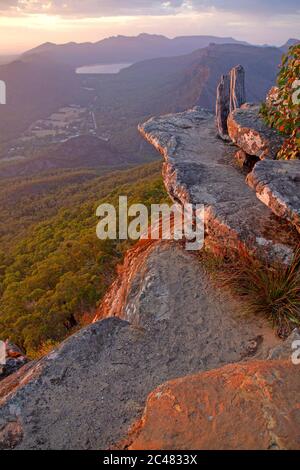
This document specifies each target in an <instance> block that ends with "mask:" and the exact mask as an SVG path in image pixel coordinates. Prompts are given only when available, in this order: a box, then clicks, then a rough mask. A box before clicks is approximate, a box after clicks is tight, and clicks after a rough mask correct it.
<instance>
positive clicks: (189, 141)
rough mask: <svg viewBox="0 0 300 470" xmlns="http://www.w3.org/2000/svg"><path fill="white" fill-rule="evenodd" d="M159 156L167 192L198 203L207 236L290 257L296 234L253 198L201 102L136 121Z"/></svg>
mask: <svg viewBox="0 0 300 470" xmlns="http://www.w3.org/2000/svg"><path fill="white" fill-rule="evenodd" d="M139 129H140V132H141V133H142V135H143V136H144V137H145V138H146V139H147V140H148V141H149V142H150V143H151V144H153V145H154V147H155V148H156V149H157V150H158V151H160V152H161V153H162V155H163V157H164V161H165V163H164V169H163V176H164V181H165V184H166V187H167V190H168V192H169V194H170V196H171V197H172V198H173V199H174V200H176V201H179V202H180V203H181V204H184V203H185V202H188V203H192V204H204V206H205V226H206V230H207V234H208V236H209V238H211V239H212V240H213V241H214V242H215V243H216V244H219V245H221V246H233V247H237V246H238V245H239V243H241V242H242V243H243V244H245V245H246V246H247V247H248V248H250V249H251V250H252V249H254V250H255V251H257V252H258V253H259V254H260V255H261V256H265V257H267V258H268V257H274V256H275V257H277V258H280V259H281V260H283V261H287V260H289V259H290V257H291V255H292V252H293V247H294V246H295V245H296V244H297V242H298V235H297V233H296V231H295V233H293V230H292V229H289V228H288V224H287V223H285V222H284V221H281V220H280V219H279V218H277V217H276V216H275V215H274V214H272V212H271V211H270V210H269V209H268V208H267V207H266V206H265V205H264V204H263V203H262V202H261V201H259V200H258V199H257V198H256V196H255V193H254V192H253V191H251V189H250V188H248V187H247V185H246V184H245V179H244V176H243V175H242V173H241V172H240V171H239V170H238V169H237V168H236V167H235V166H234V164H233V161H234V154H235V152H236V149H235V147H234V146H232V145H229V144H227V143H225V142H223V141H222V140H221V139H219V138H218V137H217V136H216V129H215V122H214V116H213V114H211V113H210V112H209V111H206V110H203V109H201V108H194V109H192V110H189V111H186V112H183V113H179V114H171V115H166V116H161V117H155V118H152V119H150V120H149V121H147V122H146V123H145V124H142V125H140V127H139Z"/></svg>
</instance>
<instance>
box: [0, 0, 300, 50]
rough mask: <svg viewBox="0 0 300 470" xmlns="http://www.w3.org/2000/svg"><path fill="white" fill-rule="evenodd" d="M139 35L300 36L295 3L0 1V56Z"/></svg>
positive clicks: (256, 40) (299, 8)
mask: <svg viewBox="0 0 300 470" xmlns="http://www.w3.org/2000/svg"><path fill="white" fill-rule="evenodd" d="M140 33H153V34H154V33H156V34H164V35H166V36H168V37H175V36H182V35H196V34H209V35H215V36H231V37H235V38H236V39H240V40H245V41H249V42H251V43H253V44H274V45H282V44H283V43H285V42H286V41H287V39H288V38H299V37H300V0H226V1H225V0H128V1H127V0H48V1H47V0H46V1H40V0H0V54H15V53H20V52H23V51H25V50H28V49H30V48H32V47H35V46H37V45H39V44H41V43H43V42H47V41H51V42H55V43H65V42H69V41H76V42H85V41H92V42H94V41H98V40H100V39H103V38H104V37H108V36H116V35H119V34H121V35H128V36H134V35H137V34H140Z"/></svg>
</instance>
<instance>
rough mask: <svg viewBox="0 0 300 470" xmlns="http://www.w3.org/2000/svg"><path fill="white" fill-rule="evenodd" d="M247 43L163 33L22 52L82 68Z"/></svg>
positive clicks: (230, 39) (41, 46)
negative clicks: (162, 34) (175, 36)
mask: <svg viewBox="0 0 300 470" xmlns="http://www.w3.org/2000/svg"><path fill="white" fill-rule="evenodd" d="M211 43H215V44H247V43H245V42H243V41H237V40H236V39H233V38H219V37H215V36H181V37H177V38H174V39H169V38H167V37H165V36H161V35H155V34H154V35H153V34H140V35H139V36H135V37H134V36H133V37H128V36H115V37H110V38H107V39H103V40H101V41H99V42H96V43H81V44H80V43H76V42H70V43H68V44H54V43H49V42H47V43H45V44H42V45H40V46H38V47H36V48H34V49H31V50H29V51H27V52H26V53H25V54H23V58H25V57H26V58H27V57H30V56H38V57H42V58H44V59H47V60H53V61H56V62H62V63H64V64H67V65H70V66H73V67H79V66H82V65H90V64H96V63H97V64H110V63H122V62H123V63H134V62H139V61H141V60H145V59H154V58H156V57H172V56H178V55H181V54H188V53H190V52H192V51H194V50H196V49H200V48H203V47H207V46H208V45H209V44H211Z"/></svg>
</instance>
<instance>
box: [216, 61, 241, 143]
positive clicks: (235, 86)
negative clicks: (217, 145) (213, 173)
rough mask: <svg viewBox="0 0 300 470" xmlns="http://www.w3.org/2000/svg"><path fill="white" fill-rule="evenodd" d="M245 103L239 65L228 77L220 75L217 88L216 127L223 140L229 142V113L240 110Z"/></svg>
mask: <svg viewBox="0 0 300 470" xmlns="http://www.w3.org/2000/svg"><path fill="white" fill-rule="evenodd" d="M245 102H246V89H245V70H244V68H243V67H242V66H241V65H237V66H236V67H234V68H233V69H232V70H231V71H230V73H229V74H228V75H222V77H221V81H220V83H219V85H218V88H217V101H216V126H217V130H218V134H219V136H220V137H221V138H222V139H223V140H226V141H228V140H230V138H229V136H228V126H227V119H228V116H229V113H230V112H232V111H234V110H235V109H237V108H240V107H241V106H242V105H243V104H244V103H245Z"/></svg>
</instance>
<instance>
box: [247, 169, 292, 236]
mask: <svg viewBox="0 0 300 470" xmlns="http://www.w3.org/2000/svg"><path fill="white" fill-rule="evenodd" d="M247 183H248V184H249V186H250V187H251V188H253V189H254V190H255V191H256V194H257V197H258V198H259V199H260V200H261V201H262V202H263V203H264V204H265V205H266V206H268V207H269V208H270V209H271V211H272V212H274V214H276V215H277V216H278V217H281V218H283V219H286V220H288V221H289V222H291V223H292V224H293V225H294V226H295V227H296V229H297V230H298V232H299V233H300V161H299V160H291V161H286V160H280V161H272V160H264V161H262V162H259V163H257V164H256V165H255V167H254V169H253V171H252V172H251V173H249V175H248V177H247Z"/></svg>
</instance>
